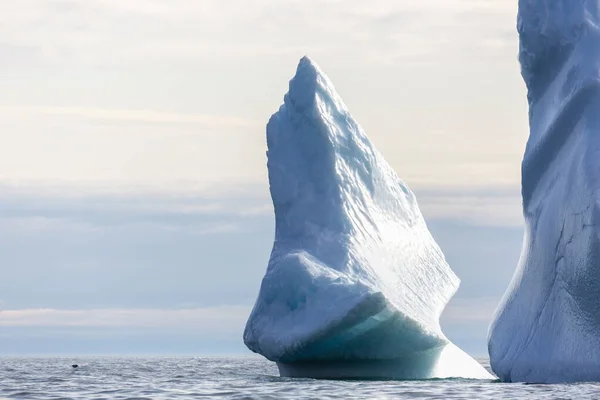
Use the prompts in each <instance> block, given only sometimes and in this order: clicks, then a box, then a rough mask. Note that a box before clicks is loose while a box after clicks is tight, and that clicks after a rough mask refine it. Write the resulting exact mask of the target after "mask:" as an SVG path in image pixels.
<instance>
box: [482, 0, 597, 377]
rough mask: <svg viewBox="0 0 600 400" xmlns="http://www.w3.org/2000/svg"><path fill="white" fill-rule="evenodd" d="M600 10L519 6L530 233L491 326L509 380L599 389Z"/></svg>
mask: <svg viewBox="0 0 600 400" xmlns="http://www.w3.org/2000/svg"><path fill="white" fill-rule="evenodd" d="M599 10H600V2H599V1H598V0H520V2H519V17H518V30H519V35H520V56H519V58H520V62H521V68H522V75H523V78H524V80H525V83H526V84H527V89H528V100H529V117H530V137H529V141H528V143H527V147H526V150H525V156H524V159H523V165H522V193H523V213H524V217H525V222H526V232H525V237H524V243H523V250H522V253H521V259H520V261H519V265H518V267H517V270H516V272H515V275H514V277H513V281H512V283H511V286H510V287H509V289H508V291H507V293H506V294H505V297H504V299H503V301H502V303H501V304H500V306H499V308H498V310H497V311H496V315H495V317H494V321H493V322H492V325H491V327H490V332H489V338H488V342H489V343H488V345H489V352H490V360H491V365H492V368H493V370H494V372H495V373H496V374H497V375H498V376H499V378H500V379H502V380H503V381H512V382H516V381H525V382H541V383H556V382H575V381H598V380H600V241H599V239H600V237H599V234H600V229H599V228H598V223H599V222H600V220H599V217H600V213H599V200H600V193H599V189H600V180H599V178H600V136H599V134H600V73H599V69H600V30H599V26H600V18H599Z"/></svg>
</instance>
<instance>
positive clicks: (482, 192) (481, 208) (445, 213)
mask: <svg viewBox="0 0 600 400" xmlns="http://www.w3.org/2000/svg"><path fill="white" fill-rule="evenodd" d="M416 195H417V201H418V202H419V206H420V208H421V211H422V212H423V215H424V216H425V218H426V219H430V220H436V219H454V220H457V221H462V222H464V223H468V224H473V225H479V226H506V227H520V226H522V225H523V209H522V201H521V194H520V190H519V189H518V187H502V186H500V187H496V188H494V187H487V188H486V187H482V188H477V187H475V188H469V187H463V188H461V187H457V188H429V189H428V188H418V189H417V190H416Z"/></svg>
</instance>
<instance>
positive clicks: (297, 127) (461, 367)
mask: <svg viewBox="0 0 600 400" xmlns="http://www.w3.org/2000/svg"><path fill="white" fill-rule="evenodd" d="M267 144H268V152H267V156H268V171H269V181H270V189H271V196H272V199H273V205H274V209H275V221H276V232H275V241H274V244H273V250H272V253H271V258H270V260H269V264H268V267H267V272H266V275H265V277H264V279H263V281H262V285H261V288H260V293H259V295H258V299H257V301H256V304H255V306H254V309H253V310H252V314H251V315H250V318H249V320H248V323H247V325H246V330H245V332H244V342H245V343H246V345H247V346H248V347H249V348H250V349H251V350H252V351H254V352H257V353H260V354H262V355H263V356H265V357H266V358H268V359H269V360H272V361H276V362H277V364H278V366H279V370H280V373H281V374H282V375H283V376H302V377H316V378H396V379H427V378H446V377H465V378H484V379H489V378H491V375H490V374H488V373H487V372H486V371H485V369H484V368H482V367H481V366H480V365H479V364H478V363H477V362H476V361H475V360H474V359H472V358H471V357H469V356H468V355H467V354H466V353H464V352H463V351H461V350H460V349H459V348H458V347H456V346H454V345H453V344H451V343H450V342H449V341H448V339H447V338H446V337H445V336H444V334H443V333H442V331H441V329H440V324H439V317H440V314H441V312H442V311H443V309H444V307H445V306H446V303H447V302H448V300H449V299H450V298H451V297H452V295H453V294H454V292H455V291H456V289H457V287H458V285H459V280H458V278H457V277H456V276H455V275H454V273H453V272H452V270H451V269H450V267H449V266H448V264H447V263H446V261H445V259H444V255H443V254H442V252H441V251H440V248H439V247H438V246H437V244H436V243H435V241H434V240H433V238H432V236H431V234H430V233H429V231H428V229H427V226H426V224H425V221H424V219H423V216H422V215H421V212H420V210H419V207H418V205H417V202H416V199H415V196H414V194H413V193H412V192H411V191H410V189H409V188H408V187H407V186H406V185H405V184H404V183H403V182H402V181H401V180H400V179H399V178H398V176H397V175H396V173H395V172H394V171H393V169H392V168H391V167H390V166H389V165H388V164H387V163H386V161H385V160H384V159H383V157H382V155H381V154H380V153H379V152H378V151H377V150H376V149H375V148H374V147H373V145H372V144H371V142H370V140H369V139H368V138H367V136H366V134H365V132H364V131H363V129H362V128H361V127H360V126H359V125H358V124H357V123H356V121H354V119H353V118H352V116H351V115H350V113H349V112H348V110H347V108H346V106H345V104H344V103H343V102H342V99H341V98H340V97H339V95H338V94H337V93H336V91H335V89H334V87H333V85H332V83H331V81H330V80H329V79H328V78H327V77H326V76H325V74H323V72H322V71H321V70H320V69H319V68H318V67H317V66H316V65H315V64H314V63H313V62H312V61H311V60H310V59H308V58H306V57H305V58H303V59H302V60H301V61H300V64H299V65H298V69H297V72H296V75H295V76H294V78H293V79H292V80H291V81H290V86H289V92H288V93H287V94H286V96H285V98H284V104H283V105H282V106H281V108H280V109H279V111H278V112H277V113H276V114H274V115H273V116H272V117H271V119H270V121H269V124H268V125H267Z"/></svg>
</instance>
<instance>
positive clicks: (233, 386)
mask: <svg viewBox="0 0 600 400" xmlns="http://www.w3.org/2000/svg"><path fill="white" fill-rule="evenodd" d="M479 361H480V362H482V364H484V365H485V366H486V367H487V368H489V365H488V363H487V362H486V361H485V360H479ZM72 364H78V365H79V367H78V368H72V367H71V365H72ZM352 398H361V399H598V398H600V384H596V383H584V384H573V385H527V384H504V383H500V382H495V381H472V380H462V379H457V380H432V381H324V380H313V379H288V378H280V377H279V376H278V371H277V368H276V366H275V365H274V364H273V363H270V362H268V361H266V360H264V359H261V358H258V357H256V358H253V357H245V358H244V357H239V358H202V357H172V358H166V357H148V358H142V357H88V358H85V357H54V358H50V357H47V358H31V357H27V358H0V399H1V400H5V399H44V400H45V399H53V400H58V399H65V400H66V399H81V400H91V399H96V400H100V399H110V400H117V399H129V400H134V399H135V400H142V399H157V400H162V399H278V400H279V399H352Z"/></svg>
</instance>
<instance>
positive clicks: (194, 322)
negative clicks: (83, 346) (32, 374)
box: [0, 306, 250, 334]
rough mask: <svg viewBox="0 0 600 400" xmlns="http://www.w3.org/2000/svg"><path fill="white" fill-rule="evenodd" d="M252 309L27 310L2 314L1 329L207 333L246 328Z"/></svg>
mask: <svg viewBox="0 0 600 400" xmlns="http://www.w3.org/2000/svg"><path fill="white" fill-rule="evenodd" d="M249 313H250V308H249V307H246V306H223V307H210V308H192V309H119V308H111V309H91V310H64V309H25V310H3V311H0V327H99V328H100V327H102V328H107V327H111V328H124V327H132V328H155V329H172V330H173V331H181V330H184V329H189V330H202V332H203V333H213V334H214V333H219V332H231V331H232V330H238V331H239V330H241V329H243V326H244V323H245V320H246V318H247V317H248V315H249Z"/></svg>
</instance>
